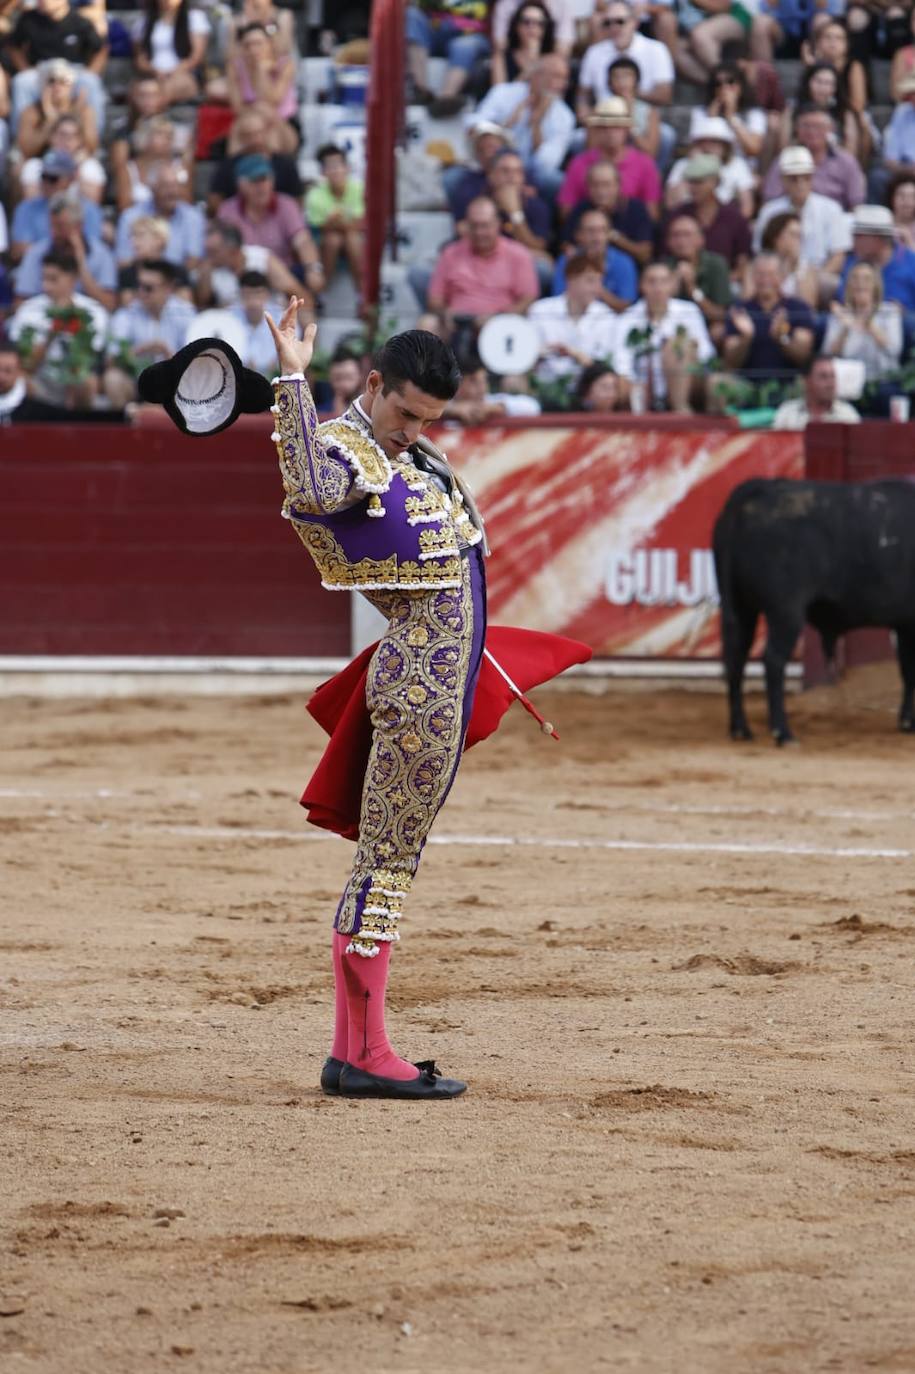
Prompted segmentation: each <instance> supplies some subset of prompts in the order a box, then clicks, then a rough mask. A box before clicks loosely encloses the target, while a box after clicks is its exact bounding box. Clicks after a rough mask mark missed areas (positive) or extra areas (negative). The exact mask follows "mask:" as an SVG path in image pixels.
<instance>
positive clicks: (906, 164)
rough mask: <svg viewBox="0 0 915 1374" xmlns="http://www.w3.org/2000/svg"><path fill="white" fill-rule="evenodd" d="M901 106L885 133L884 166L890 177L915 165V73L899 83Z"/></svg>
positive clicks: (898, 106) (903, 78) (896, 110)
mask: <svg viewBox="0 0 915 1374" xmlns="http://www.w3.org/2000/svg"><path fill="white" fill-rule="evenodd" d="M898 90H899V104H898V105H897V106H896V108H895V110H894V111H893V117H892V119H891V120H890V122H889V124H888V125H887V126H886V128H885V129H884V131H883V166H884V168H885V169H886V172H887V173H888V174H889V176H897V175H898V173H899V172H904V171H906V170H907V169H910V168H911V166H912V164H913V163H915V72H912V73H911V75H909V76H904V77H902V79H901V80H900V82H899V86H898Z"/></svg>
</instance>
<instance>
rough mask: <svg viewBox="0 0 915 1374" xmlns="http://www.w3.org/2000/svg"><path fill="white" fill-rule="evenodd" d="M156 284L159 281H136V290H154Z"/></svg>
mask: <svg viewBox="0 0 915 1374" xmlns="http://www.w3.org/2000/svg"><path fill="white" fill-rule="evenodd" d="M158 285H159V283H158V282H155V281H138V282H137V290H138V291H155V289H156V287H157V286H158Z"/></svg>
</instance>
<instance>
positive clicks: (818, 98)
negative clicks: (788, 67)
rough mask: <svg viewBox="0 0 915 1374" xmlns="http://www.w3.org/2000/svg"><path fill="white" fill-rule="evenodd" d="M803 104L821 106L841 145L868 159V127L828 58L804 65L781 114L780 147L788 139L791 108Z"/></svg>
mask: <svg viewBox="0 0 915 1374" xmlns="http://www.w3.org/2000/svg"><path fill="white" fill-rule="evenodd" d="M805 106H812V107H813V108H815V109H818V110H825V111H826V112H827V114H828V115H829V116H830V117H831V119H832V121H833V123H834V125H835V128H836V131H837V134H838V138H839V142H840V143H841V144H842V146H843V148H845V149H846V150H847V151H848V152H849V153H851V154H852V156H853V157H856V158H858V160H859V161H860V162H862V163H866V162H867V161H868V159H869V157H870V154H871V146H872V139H871V133H870V129H869V128H868V127H867V125H866V124H865V123H864V122H863V121H862V119H861V117H860V116H859V115H858V114H857V113H856V112H855V111H854V110H853V109H852V108H851V106H850V105H849V104H848V100H847V96H846V92H845V89H844V86H843V85H842V83H841V81H840V78H839V73H838V72H837V71H836V69H835V67H834V66H833V65H832V63H831V62H814V63H813V65H812V66H810V67H805V68H804V71H803V75H802V76H801V82H800V85H799V86H798V91H797V99H796V100H795V101H793V102H792V103H790V104H789V105H787V106H786V108H785V110H784V112H783V114H782V119H781V127H780V130H779V145H780V147H782V148H785V147H787V146H788V144H789V143H790V142H791V126H792V123H793V121H794V114H795V110H798V109H803V108H804V107H805Z"/></svg>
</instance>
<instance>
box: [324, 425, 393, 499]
mask: <svg viewBox="0 0 915 1374" xmlns="http://www.w3.org/2000/svg"><path fill="white" fill-rule="evenodd" d="M318 433H319V435H320V436H321V442H322V443H323V444H324V445H325V446H326V447H327V448H334V449H336V450H337V451H338V453H339V454H340V455H341V457H342V458H344V459H345V460H346V462H347V463H348V465H349V467H350V469H351V471H352V474H353V480H354V481H355V483H356V486H357V487H358V488H359V490H360V491H364V492H375V493H378V492H382V491H387V489H388V487H389V486H390V485H391V482H392V481H393V478H394V474H393V472H392V470H391V464H390V462H389V461H388V456H387V454H386V453H385V451H384V449H383V448H381V447H380V446H379V445H378V444H376V443H375V440H374V439H370V438H369V436H368V435H367V434H366V432H365V430H364V429H362V428H361V427H360V426H358V425H354V424H352V423H351V421H349V420H345V419H339V420H327V421H326V422H325V423H324V424H323V425H319V426H318Z"/></svg>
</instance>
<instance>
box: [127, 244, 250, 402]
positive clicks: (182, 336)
mask: <svg viewBox="0 0 915 1374" xmlns="http://www.w3.org/2000/svg"><path fill="white" fill-rule="evenodd" d="M175 281H176V274H175V266H174V264H173V263H171V262H169V261H168V259H167V258H159V259H158V260H157V259H152V260H150V259H144V260H143V261H142V262H140V263H138V264H137V294H136V298H135V299H134V300H132V301H131V302H130V304H129V305H126V306H122V307H121V309H120V310H117V311H115V314H114V317H113V318H112V321H111V326H110V329H109V333H108V365H107V367H106V368H105V376H104V387H105V394H106V396H107V397H108V400H109V401H110V402H111V405H112V406H113V407H114V409H115V410H123V409H124V407H125V406H126V405H127V404H128V403H129V402H130V401H135V400H136V399H137V389H136V379H137V377H138V376H139V374H140V373H141V372H142V370H143V368H144V367H148V366H149V365H150V363H158V362H161V361H162V359H163V358H170V357H171V356H172V355H173V354H174V353H177V352H178V350H179V348H183V347H184V345H185V344H186V343H187V335H188V330H189V329H190V327H191V324H192V323H193V320H194V314H195V312H194V307H193V306H192V305H191V303H190V301H186V300H182V299H181V298H180V297H179V296H176V295H175V292H174V288H175ZM275 353H276V350H274V356H275Z"/></svg>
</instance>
